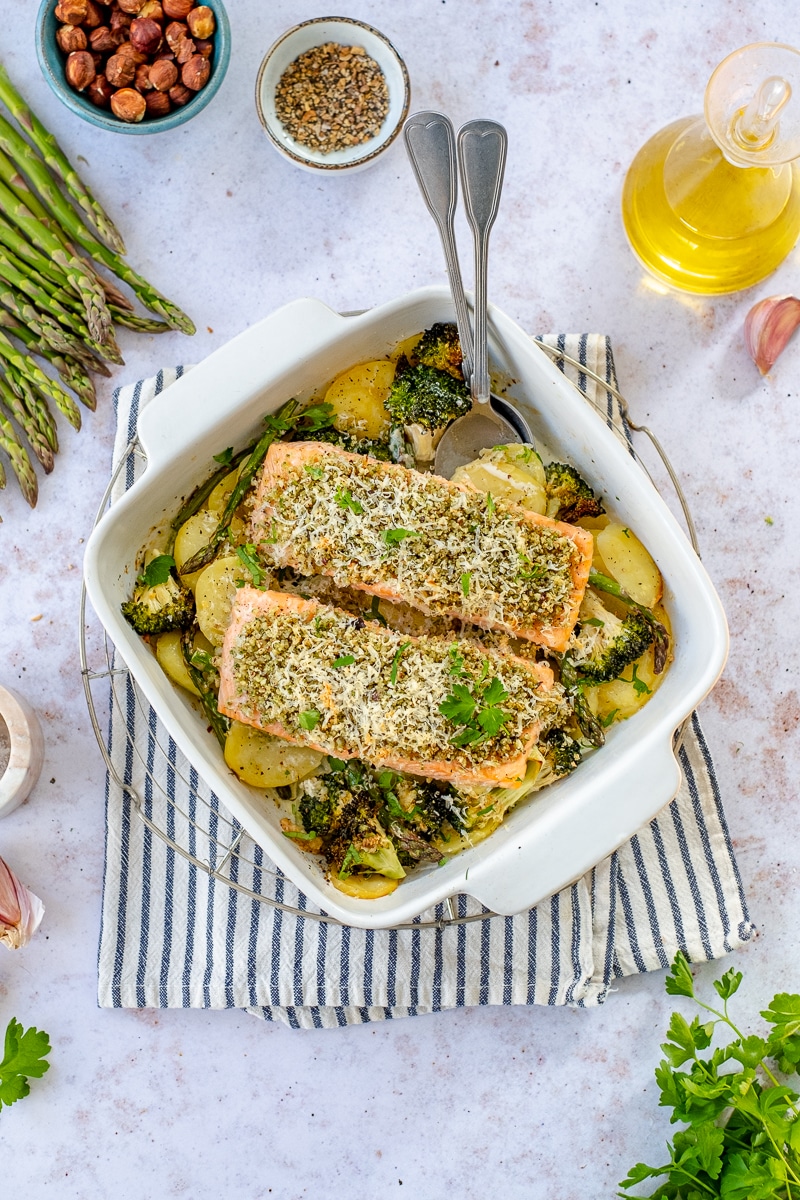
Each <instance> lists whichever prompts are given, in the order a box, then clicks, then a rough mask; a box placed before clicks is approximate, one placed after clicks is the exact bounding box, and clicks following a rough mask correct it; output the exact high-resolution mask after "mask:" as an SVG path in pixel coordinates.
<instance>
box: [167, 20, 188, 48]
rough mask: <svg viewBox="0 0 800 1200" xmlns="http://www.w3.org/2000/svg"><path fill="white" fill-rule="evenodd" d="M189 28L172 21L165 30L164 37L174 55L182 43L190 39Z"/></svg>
mask: <svg viewBox="0 0 800 1200" xmlns="http://www.w3.org/2000/svg"><path fill="white" fill-rule="evenodd" d="M188 35H189V26H188V25H183V24H182V23H181V22H180V21H170V23H169V25H168V26H167V28H166V29H165V30H164V37H165V38H166V39H167V45H168V46H169V48H170V50H171V51H172V53H173V54H174V53H175V51H176V50H177V49H178V46H180V44H181V42H182V41H183V40H184V39H185V38H186V37H188Z"/></svg>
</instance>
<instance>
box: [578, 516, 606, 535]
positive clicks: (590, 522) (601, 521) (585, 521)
mask: <svg viewBox="0 0 800 1200" xmlns="http://www.w3.org/2000/svg"><path fill="white" fill-rule="evenodd" d="M610 523H611V517H610V516H609V515H608V513H601V514H600V516H599V517H581V518H580V520H579V521H576V522H575V524H576V525H579V526H580V528H581V529H588V530H589V533H593V534H595V535H597V534H598V533H599V532H600V530H601V529H605V527H606V525H609V524H610Z"/></svg>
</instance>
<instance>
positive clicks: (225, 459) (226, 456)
mask: <svg viewBox="0 0 800 1200" xmlns="http://www.w3.org/2000/svg"><path fill="white" fill-rule="evenodd" d="M213 458H214V462H218V463H219V464H220V465H221V466H223V467H227V466H228V465H229V464H230V461H231V459H232V458H233V446H228V448H227V450H223V451H222V452H221V453H220V454H215V455H213Z"/></svg>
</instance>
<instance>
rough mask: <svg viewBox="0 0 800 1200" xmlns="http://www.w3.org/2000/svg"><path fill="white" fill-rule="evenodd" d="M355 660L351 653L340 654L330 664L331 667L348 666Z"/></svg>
mask: <svg viewBox="0 0 800 1200" xmlns="http://www.w3.org/2000/svg"><path fill="white" fill-rule="evenodd" d="M355 661H356V660H355V656H354V655H352V654H340V655H339V657H338V658H335V659H334V660H333V662H332V663H331V666H332V667H349V666H352V664H353V663H354V662H355Z"/></svg>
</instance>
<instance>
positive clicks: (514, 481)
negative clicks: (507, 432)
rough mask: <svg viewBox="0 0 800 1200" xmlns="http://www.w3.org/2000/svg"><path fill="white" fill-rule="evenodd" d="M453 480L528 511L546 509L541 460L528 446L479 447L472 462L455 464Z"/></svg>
mask: <svg viewBox="0 0 800 1200" xmlns="http://www.w3.org/2000/svg"><path fill="white" fill-rule="evenodd" d="M453 482H454V483H468V484H471V485H472V487H474V488H477V490H478V491H479V492H489V493H491V495H492V497H493V499H495V500H502V501H504V502H505V503H506V504H518V505H520V507H522V508H524V509H527V510H528V512H535V513H540V514H543V513H544V512H545V510H546V508H547V492H546V491H545V474H544V467H543V466H542V460H541V459H540V458H539V455H538V454H537V453H536V451H535V450H534V449H533V447H532V446H520V445H510V446H494V447H492V448H491V449H488V450H481V453H480V456H479V457H478V458H476V459H475V461H474V462H471V463H467V464H466V465H465V466H463V467H459V468H458V470H457V471H456V472H455V473H454V475H453Z"/></svg>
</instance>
